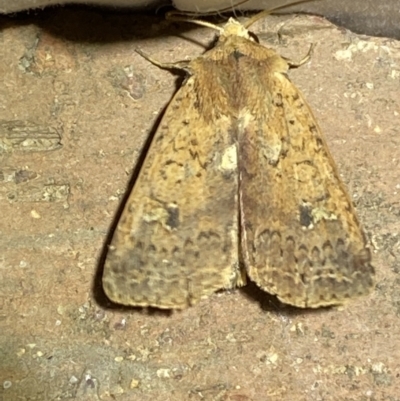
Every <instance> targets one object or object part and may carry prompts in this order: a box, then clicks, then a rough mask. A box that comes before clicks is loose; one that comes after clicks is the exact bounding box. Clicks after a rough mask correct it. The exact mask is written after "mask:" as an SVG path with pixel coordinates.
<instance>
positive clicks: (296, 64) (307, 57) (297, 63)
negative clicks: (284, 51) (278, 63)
mask: <svg viewBox="0 0 400 401" xmlns="http://www.w3.org/2000/svg"><path fill="white" fill-rule="evenodd" d="M314 47H315V43H312V44H311V45H310V48H309V49H308V52H307V54H306V55H305V56H304V57H303V58H302V59H301V60H300V61H292V60H289V59H287V58H286V57H282V58H283V59H284V60H285V61H286V62H287V63H288V64H289V68H298V67H301V66H302V65H303V64H305V63H307V62H308V61H309V60H310V58H311V56H312V53H313V51H314Z"/></svg>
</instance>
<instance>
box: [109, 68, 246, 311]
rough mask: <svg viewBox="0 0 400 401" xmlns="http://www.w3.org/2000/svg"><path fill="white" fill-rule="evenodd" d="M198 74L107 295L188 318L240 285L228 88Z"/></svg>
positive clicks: (154, 164)
mask: <svg viewBox="0 0 400 401" xmlns="http://www.w3.org/2000/svg"><path fill="white" fill-rule="evenodd" d="M211 67H213V66H212V65H211ZM190 70H191V72H192V74H193V75H192V76H190V77H189V78H188V79H187V81H186V82H185V83H184V84H183V86H182V87H181V88H180V89H179V91H178V92H177V94H176V95H175V96H174V98H173V99H172V101H171V103H170V104H169V106H168V108H167V110H166V112H165V115H164V117H163V118H162V121H161V123H160V126H159V127H158V129H157V132H156V134H155V137H154V139H153V141H152V144H151V146H150V149H149V152H148V154H147V156H146V159H145V161H144V163H143V166H142V168H141V171H140V173H139V177H138V179H137V181H136V182H135V184H134V187H133V189H132V192H131V194H130V196H129V199H128V201H127V203H126V206H125V209H124V211H123V213H122V216H121V218H120V221H119V222H118V225H117V228H116V230H115V233H114V236H113V239H112V242H111V246H110V248H109V251H108V255H107V260H106V263H105V266H104V273H103V288H104V290H105V292H106V294H107V296H108V297H109V298H110V299H111V300H113V301H114V302H117V303H121V304H125V305H135V306H153V307H158V308H165V309H169V308H176V309H181V308H184V307H187V306H189V305H192V304H194V303H196V302H197V301H198V300H199V299H201V298H202V297H204V296H207V295H210V294H212V293H213V292H215V291H217V290H219V289H222V288H232V287H235V286H237V285H241V283H242V281H241V280H242V279H241V275H240V271H239V261H238V249H239V233H238V210H239V206H238V190H237V188H238V171H237V147H236V146H237V144H236V139H235V136H234V134H235V133H234V131H233V126H232V121H231V116H230V114H231V112H230V110H229V109H228V105H227V104H226V103H225V102H226V97H227V94H226V93H225V88H224V86H217V85H215V86H214V85H213V86H211V85H207V86H206V87H204V85H203V84H204V82H209V81H210V82H216V81H217V79H218V74H219V72H218V71H217V67H215V66H214V67H213V68H212V69H211V70H206V69H204V68H202V63H201V62H200V61H199V62H197V61H196V60H195V61H193V62H192V64H191V66H190ZM208 91H211V92H212V93H208ZM212 98H213V99H214V101H213V100H212Z"/></svg>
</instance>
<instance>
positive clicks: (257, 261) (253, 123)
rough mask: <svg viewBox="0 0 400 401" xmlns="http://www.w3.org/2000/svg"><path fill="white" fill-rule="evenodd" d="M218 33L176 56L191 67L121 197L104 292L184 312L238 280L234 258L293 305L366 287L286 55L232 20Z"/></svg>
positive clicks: (337, 299) (338, 185) (358, 245)
mask: <svg viewBox="0 0 400 401" xmlns="http://www.w3.org/2000/svg"><path fill="white" fill-rule="evenodd" d="M218 29H219V30H220V32H221V33H220V37H219V40H218V42H217V44H216V46H215V47H214V48H213V49H211V50H209V51H208V52H206V53H205V54H204V55H203V56H200V57H198V58H196V59H194V60H193V61H191V62H189V63H188V64H187V63H185V70H186V71H190V77H189V78H188V79H187V80H186V82H185V83H184V84H183V86H182V87H181V88H180V89H179V90H178V92H177V94H176V95H175V96H174V98H173V99H172V101H171V103H170V104H169V106H168V108H167V110H166V113H165V115H164V117H163V119H162V121H161V123H160V126H159V127H158V130H157V132H156V134H155V137H154V139H153V142H152V145H151V147H150V150H149V152H148V155H147V157H146V159H145V161H144V164H143V166H142V168H141V171H140V174H139V177H138V179H137V181H136V182H135V184H134V187H133V190H132V193H131V194H130V196H129V199H128V201H127V204H126V206H125V209H124V211H123V213H122V216H121V219H120V221H119V223H118V225H117V228H116V230H115V233H114V236H113V239H112V242H111V246H110V250H109V252H108V256H107V259H106V262H105V266H104V274H103V286H104V290H105V292H106V294H107V296H108V297H109V298H110V299H111V300H113V301H115V302H117V303H122V304H126V305H134V306H155V307H159V308H184V307H186V306H188V305H191V304H193V303H195V302H197V301H198V300H199V299H201V298H202V297H204V296H208V295H210V294H212V293H213V292H214V291H216V290H218V289H222V288H232V287H234V286H236V285H241V284H243V283H244V282H245V278H244V276H243V274H244V273H243V271H240V267H239V261H240V262H241V263H243V264H244V266H245V269H246V271H247V274H248V276H249V278H250V279H251V280H253V281H254V282H255V283H256V284H257V285H258V286H260V287H261V288H262V289H264V290H266V291H268V292H270V293H272V294H276V295H277V296H278V298H279V299H281V300H282V301H283V302H285V303H288V304H292V305H295V306H299V307H319V306H326V305H331V304H337V303H342V302H344V301H345V300H347V299H349V298H352V297H354V296H358V295H363V294H366V293H367V292H369V291H370V289H371V288H372V286H373V275H374V269H373V267H372V266H371V264H370V259H371V258H370V253H369V251H368V248H367V245H366V240H365V235H364V233H363V231H362V229H361V228H360V224H359V222H358V219H357V217H356V214H355V211H354V208H353V205H352V203H351V200H350V198H349V196H348V195H347V192H346V189H345V187H344V185H343V183H342V182H341V181H340V178H339V175H338V173H337V171H336V167H335V163H334V161H333V159H332V157H331V156H330V154H329V151H328V148H327V146H326V144H325V140H324V139H323V137H322V134H321V132H320V129H319V127H318V125H317V123H316V121H315V118H314V116H313V115H312V112H311V110H310V108H309V107H308V105H307V103H306V101H305V100H304V98H303V96H302V94H301V93H300V92H299V90H298V89H297V88H296V87H295V86H294V85H293V84H292V83H291V82H290V81H289V79H288V78H287V75H286V73H287V71H288V69H289V64H288V63H287V61H285V60H284V59H283V58H282V57H281V56H279V54H277V53H276V52H275V51H274V50H271V49H268V48H265V47H263V46H262V45H260V44H258V43H256V42H254V40H253V39H252V37H251V36H250V35H249V33H248V31H247V29H246V28H245V27H244V26H243V25H241V24H240V23H239V22H238V21H236V20H234V19H230V20H229V21H228V23H227V24H226V25H225V27H224V28H223V29H221V28H218ZM150 60H151V59H150ZM156 64H157V65H160V66H161V67H164V66H165V65H163V64H162V63H156ZM166 66H169V67H170V65H166ZM177 67H179V65H177Z"/></svg>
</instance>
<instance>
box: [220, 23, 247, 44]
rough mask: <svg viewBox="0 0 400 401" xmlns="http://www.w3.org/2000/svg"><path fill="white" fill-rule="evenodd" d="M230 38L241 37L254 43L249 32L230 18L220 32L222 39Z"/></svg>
mask: <svg viewBox="0 0 400 401" xmlns="http://www.w3.org/2000/svg"><path fill="white" fill-rule="evenodd" d="M229 36H239V37H241V38H245V39H248V40H251V41H254V38H253V37H252V36H251V35H250V33H249V31H248V30H247V29H246V28H245V27H244V26H243V25H242V24H241V23H240V22H239V21H237V20H235V19H234V18H229V20H228V22H227V23H226V24H225V25H224V27H223V28H222V29H221V31H220V38H227V37H229Z"/></svg>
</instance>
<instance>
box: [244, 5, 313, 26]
mask: <svg viewBox="0 0 400 401" xmlns="http://www.w3.org/2000/svg"><path fill="white" fill-rule="evenodd" d="M311 1H320V0H298V1H294V2H292V3H288V4H284V5H281V6H278V7H274V8H271V9H270V10H264V11H261V12H259V13H257V14H256V15H254V16H253V17H252V18H250V19H249V20H248V21H247V22H246V23H245V24H243V26H244V27H245V28H246V29H248V28H249V27H250V26H251V25H253V24H254V23H255V22H257V21H258V20H259V19H261V18H264V17H266V16H267V15H269V14H271V13H273V12H275V11H277V10H282V9H284V8H286V7H290V6H295V5H296V4H302V3H309V2H311Z"/></svg>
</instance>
